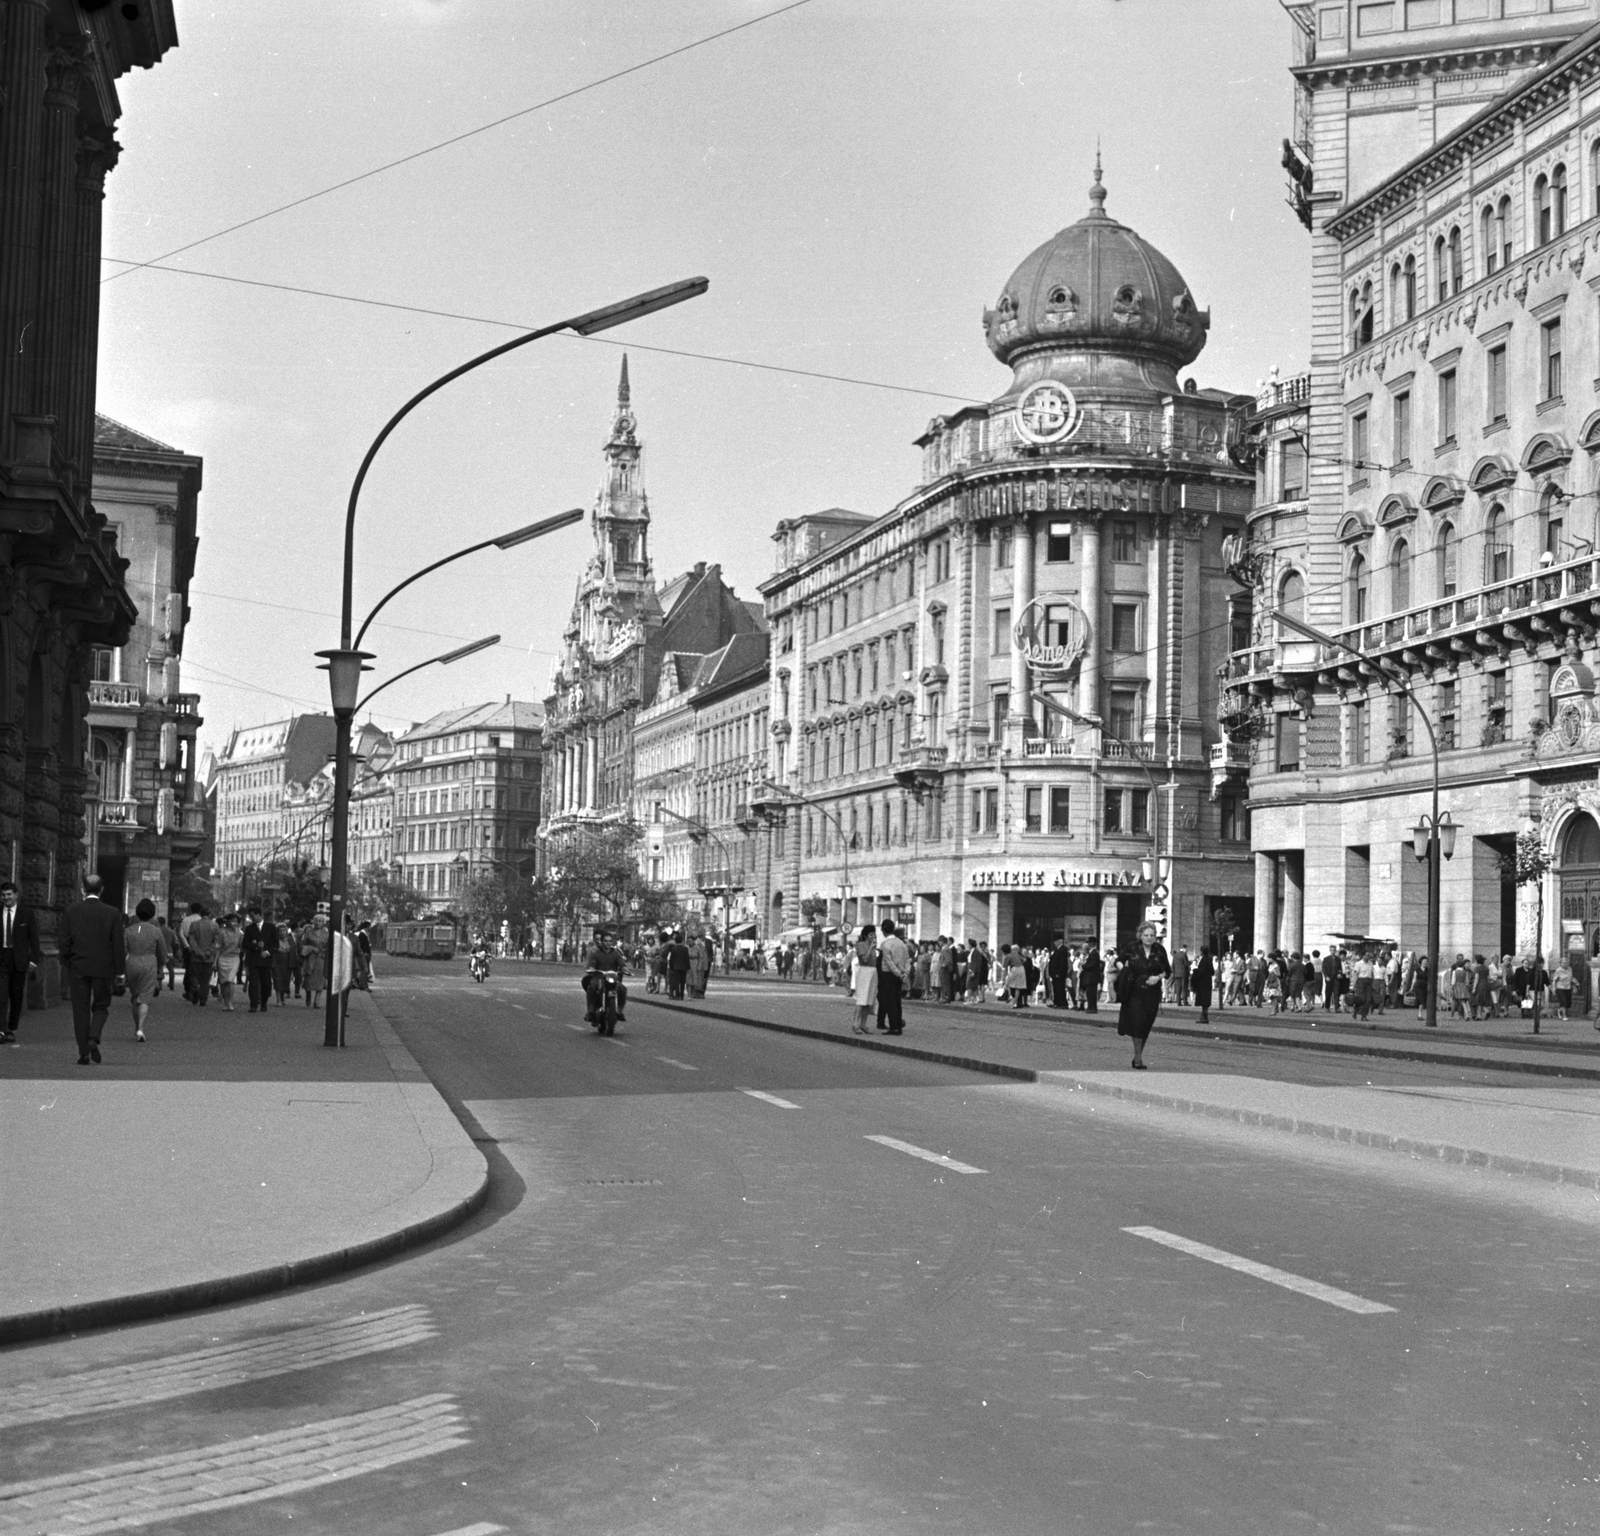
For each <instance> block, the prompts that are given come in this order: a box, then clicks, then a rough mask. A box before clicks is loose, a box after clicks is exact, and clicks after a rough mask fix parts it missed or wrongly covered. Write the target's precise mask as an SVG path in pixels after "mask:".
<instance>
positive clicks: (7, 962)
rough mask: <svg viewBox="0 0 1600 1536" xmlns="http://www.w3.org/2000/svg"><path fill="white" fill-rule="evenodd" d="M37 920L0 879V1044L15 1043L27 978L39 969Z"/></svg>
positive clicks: (31, 909) (40, 957) (25, 994)
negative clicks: (2, 1020) (1, 1006)
mask: <svg viewBox="0 0 1600 1536" xmlns="http://www.w3.org/2000/svg"><path fill="white" fill-rule="evenodd" d="M42 958H43V957H42V955H41V954H40V950H39V920H38V918H36V917H35V916H34V915H33V908H32V907H25V906H23V905H22V903H21V902H20V901H18V900H17V888H16V886H15V885H14V884H13V883H12V882H11V881H9V880H0V971H4V972H5V978H6V1027H5V1029H4V1030H3V1031H0V1045H15V1044H16V1043H17V1026H18V1025H19V1024H20V1023H21V1022H22V1007H23V1004H24V1003H25V1002H27V1000H28V978H29V977H30V976H32V975H33V974H34V973H35V972H36V971H37V970H38V969H39V961H40V960H41V959H42Z"/></svg>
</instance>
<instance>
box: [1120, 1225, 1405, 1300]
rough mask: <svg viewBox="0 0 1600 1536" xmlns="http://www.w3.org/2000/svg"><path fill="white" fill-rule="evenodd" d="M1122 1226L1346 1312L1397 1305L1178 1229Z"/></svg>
mask: <svg viewBox="0 0 1600 1536" xmlns="http://www.w3.org/2000/svg"><path fill="white" fill-rule="evenodd" d="M1122 1230H1123V1231H1124V1232H1127V1233H1130V1234H1131V1235H1132V1236H1134V1237H1147V1238H1149V1239H1150V1241H1151V1242H1152V1243H1160V1244H1161V1245H1162V1246H1163V1247H1166V1248H1175V1249H1177V1251H1178V1252H1179V1253H1186V1254H1188V1255H1189V1257H1190V1258H1194V1259H1204V1260H1206V1262H1207V1263H1210V1264H1220V1265H1221V1266H1222V1267H1223V1268H1224V1269H1236V1270H1238V1271H1239V1273H1240V1274H1242V1275H1254V1276H1255V1277H1256V1279H1257V1280H1265V1281H1267V1282H1268V1283H1269V1284H1271V1285H1281V1286H1282V1287H1283V1288H1284V1290H1286V1291H1298V1292H1299V1293H1300V1294H1301V1295H1302V1296H1311V1297H1314V1298H1315V1299H1316V1300H1318V1301H1325V1302H1327V1303H1328V1305H1329V1306H1333V1307H1343V1308H1344V1310H1345V1311H1346V1312H1359V1313H1361V1314H1362V1316H1364V1317H1370V1316H1372V1315H1374V1314H1376V1313H1379V1312H1393V1311H1394V1310H1395V1308H1393V1307H1387V1306H1385V1305H1384V1304H1383V1303H1382V1302H1381V1301H1368V1300H1367V1298H1366V1297H1365V1296H1356V1295H1353V1294H1352V1293H1351V1292H1349V1291H1341V1290H1340V1289H1339V1288H1338V1287H1337V1286H1334V1285H1324V1284H1323V1283H1322V1282H1321V1281H1320V1280H1307V1279H1306V1278H1305V1276H1304V1275H1291V1274H1290V1273H1289V1271H1288V1270H1286V1269H1274V1268H1273V1267H1272V1265H1270V1264H1258V1263H1256V1261H1255V1260H1254V1259H1242V1258H1240V1257H1239V1255H1238V1254H1236V1253H1226V1252H1224V1251H1223V1250H1222V1249H1221V1248H1212V1247H1210V1246H1209V1245H1208V1244H1206V1243H1197V1242H1195V1241H1194V1240H1193V1239H1192V1238H1187V1237H1179V1236H1178V1235H1177V1234H1176V1233H1175V1232H1163V1231H1162V1230H1161V1228H1160V1227H1124V1228H1123V1229H1122Z"/></svg>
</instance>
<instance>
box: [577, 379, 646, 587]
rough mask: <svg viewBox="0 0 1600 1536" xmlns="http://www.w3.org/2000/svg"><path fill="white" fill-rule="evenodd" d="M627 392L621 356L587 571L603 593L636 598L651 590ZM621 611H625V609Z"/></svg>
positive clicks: (637, 449)
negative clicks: (590, 559)
mask: <svg viewBox="0 0 1600 1536" xmlns="http://www.w3.org/2000/svg"><path fill="white" fill-rule="evenodd" d="M638 426H639V424H638V421H637V420H636V419H635V417H634V414H633V397H632V391H631V390H630V389H629V387H628V356H627V353H623V356H622V377H621V379H620V380H619V381H618V383H617V408H616V411H615V412H614V414H613V415H612V418H611V436H610V437H609V438H608V439H607V440H606V445H605V450H604V452H605V469H604V471H603V473H602V475H601V479H600V492H599V494H598V495H597V496H596V497H595V502H594V514H593V516H592V517H591V519H590V523H591V526H592V527H593V530H594V557H593V560H592V561H591V567H590V568H591V570H592V571H593V573H594V574H595V575H596V576H597V577H598V578H599V580H600V582H601V584H602V585H603V587H604V588H605V589H606V590H607V592H608V593H616V594H618V595H620V594H621V593H623V592H626V591H630V590H631V591H633V592H635V593H637V592H638V591H640V590H649V589H650V588H651V586H652V580H651V571H650V500H649V498H648V497H647V496H646V495H645V492H644V466H643V462H642V460H643V452H644V450H643V448H642V447H641V446H640V443H639V433H638ZM625 606H626V605H625Z"/></svg>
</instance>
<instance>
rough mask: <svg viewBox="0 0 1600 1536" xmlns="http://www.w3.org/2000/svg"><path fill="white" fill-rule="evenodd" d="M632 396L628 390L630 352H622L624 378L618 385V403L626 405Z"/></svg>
mask: <svg viewBox="0 0 1600 1536" xmlns="http://www.w3.org/2000/svg"><path fill="white" fill-rule="evenodd" d="M631 398H632V396H631V395H630V394H629V392H628V354H627V353H626V352H624V353H623V354H622V380H621V382H620V383H619V384H618V385H617V404H618V405H619V406H621V405H626V404H627V403H628V401H629V400H630V399H631Z"/></svg>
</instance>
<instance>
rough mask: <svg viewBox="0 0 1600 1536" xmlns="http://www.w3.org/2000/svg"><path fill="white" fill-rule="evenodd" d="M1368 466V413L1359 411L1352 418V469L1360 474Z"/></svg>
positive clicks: (1354, 472)
mask: <svg viewBox="0 0 1600 1536" xmlns="http://www.w3.org/2000/svg"><path fill="white" fill-rule="evenodd" d="M1366 467H1367V413H1366V412H1365V411H1357V412H1356V414H1355V415H1354V416H1352V417H1351V418H1350V469H1351V472H1352V473H1353V474H1357V475H1359V474H1360V473H1361V472H1362V471H1363V470H1364V469H1366Z"/></svg>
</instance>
